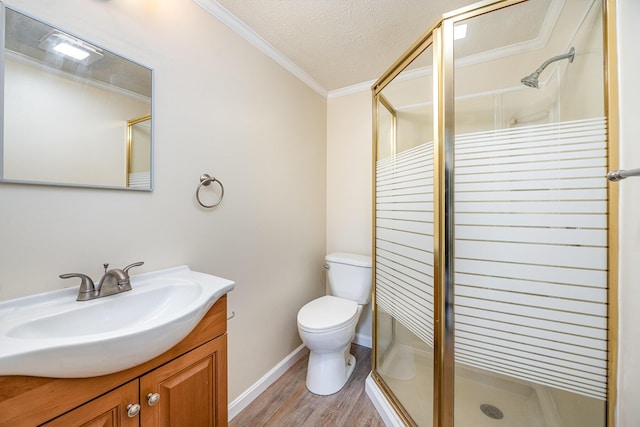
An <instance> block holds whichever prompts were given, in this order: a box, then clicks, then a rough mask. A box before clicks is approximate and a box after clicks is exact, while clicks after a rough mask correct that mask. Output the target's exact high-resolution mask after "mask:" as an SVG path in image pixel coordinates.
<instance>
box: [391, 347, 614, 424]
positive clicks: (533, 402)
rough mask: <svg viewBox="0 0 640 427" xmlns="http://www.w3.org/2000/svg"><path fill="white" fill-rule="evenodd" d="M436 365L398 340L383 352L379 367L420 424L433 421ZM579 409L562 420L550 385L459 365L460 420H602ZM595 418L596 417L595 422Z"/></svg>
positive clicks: (457, 399)
mask: <svg viewBox="0 0 640 427" xmlns="http://www.w3.org/2000/svg"><path fill="white" fill-rule="evenodd" d="M432 367H433V357H432V354H431V353H429V352H427V351H424V350H415V348H413V347H410V346H407V345H399V344H395V345H393V346H392V347H391V348H390V350H389V351H388V352H387V353H386V354H385V357H384V362H383V363H382V364H381V366H380V368H379V369H378V372H379V373H380V374H381V375H382V377H383V378H384V380H385V382H386V383H387V385H389V387H390V388H391V390H392V391H393V392H394V394H395V395H396V397H397V398H398V399H399V400H400V402H402V404H403V406H404V407H405V408H406V409H407V410H408V412H409V413H410V414H411V416H412V417H413V419H414V421H416V423H417V424H418V425H419V426H431V425H432V423H433V412H432V410H433V408H432V404H431V402H432V401H433V390H432V387H433V368H432ZM574 409H576V408H574ZM577 412H578V413H574V414H573V415H572V418H573V417H575V418H573V419H572V420H571V421H570V422H569V423H563V422H562V418H561V417H560V414H559V413H558V411H557V409H556V405H555V404H554V400H553V397H552V395H551V394H550V392H549V391H548V389H547V388H546V387H543V386H538V385H536V384H531V383H526V382H524V381H521V380H519V379H514V378H510V377H508V376H505V375H500V374H496V373H493V372H489V371H484V370H481V369H476V368H473V367H469V366H466V365H462V364H457V365H456V383H455V408H454V417H455V418H454V419H455V425H456V426H459V427H468V426H473V427H574V426H583V427H586V426H592V425H596V426H597V425H602V424H601V423H600V422H599V420H594V419H593V417H591V416H589V415H588V414H584V413H579V412H580V411H577ZM587 412H588V411H587ZM585 415H586V416H585ZM585 418H586V419H585ZM596 421H598V423H597V424H594V422H596Z"/></svg>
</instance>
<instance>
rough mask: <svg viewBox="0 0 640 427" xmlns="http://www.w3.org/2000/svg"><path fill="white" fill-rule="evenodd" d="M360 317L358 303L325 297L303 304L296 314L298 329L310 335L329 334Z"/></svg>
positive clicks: (329, 296)
mask: <svg viewBox="0 0 640 427" xmlns="http://www.w3.org/2000/svg"><path fill="white" fill-rule="evenodd" d="M359 317H360V313H359V311H358V303H357V302H355V301H351V300H348V299H343V298H338V297H334V296H331V295H325V296H323V297H320V298H318V299H315V300H313V301H311V302H309V303H307V304H305V305H304V306H303V307H302V308H301V309H300V311H299V312H298V327H299V328H300V329H301V330H303V331H305V332H310V333H320V332H322V333H324V332H331V331H335V330H337V329H340V328H343V327H345V326H346V325H349V324H351V323H352V322H355V321H357V320H358V318H359Z"/></svg>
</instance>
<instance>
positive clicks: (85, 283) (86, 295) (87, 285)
mask: <svg viewBox="0 0 640 427" xmlns="http://www.w3.org/2000/svg"><path fill="white" fill-rule="evenodd" d="M59 277H60V278H61V279H71V278H73V277H79V278H80V279H81V282H80V290H79V291H78V298H77V299H76V300H77V301H87V300H90V299H92V297H93V294H94V293H95V291H96V286H95V285H94V283H93V280H92V279H91V277H89V276H87V275H86V274H82V273H67V274H61V275H60V276H59Z"/></svg>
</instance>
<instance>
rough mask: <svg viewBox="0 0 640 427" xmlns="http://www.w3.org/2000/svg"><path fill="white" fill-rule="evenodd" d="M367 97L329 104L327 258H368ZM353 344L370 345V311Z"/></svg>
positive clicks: (356, 96)
mask: <svg viewBox="0 0 640 427" xmlns="http://www.w3.org/2000/svg"><path fill="white" fill-rule="evenodd" d="M371 115H372V111H371V92H369V91H363V92H359V93H356V94H354V95H347V96H341V97H335V98H331V97H330V98H329V99H328V102H327V253H330V252H337V251H339V252H354V253H359V254H364V255H371V209H372V208H371V194H372V187H371V185H372V169H371V167H372V160H371V147H372V140H371ZM356 333H357V334H358V337H357V340H358V342H360V343H362V344H366V343H367V340H369V341H370V340H371V307H370V306H368V307H366V308H365V310H363V314H362V316H361V317H360V322H359V323H358V327H357V330H356Z"/></svg>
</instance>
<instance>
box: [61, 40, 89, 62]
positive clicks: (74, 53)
mask: <svg viewBox="0 0 640 427" xmlns="http://www.w3.org/2000/svg"><path fill="white" fill-rule="evenodd" d="M53 50H55V51H56V52H60V53H61V54H63V55H67V56H70V57H71V58H73V59H75V60H77V61H82V60H83V59H86V58H88V57H89V52H87V51H86V50H82V49H80V48H77V47H76V46H72V45H70V44H68V43H65V42H62V43H58V44H57V45H56V46H54V48H53Z"/></svg>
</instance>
